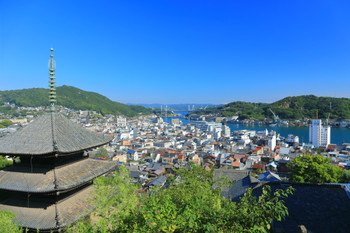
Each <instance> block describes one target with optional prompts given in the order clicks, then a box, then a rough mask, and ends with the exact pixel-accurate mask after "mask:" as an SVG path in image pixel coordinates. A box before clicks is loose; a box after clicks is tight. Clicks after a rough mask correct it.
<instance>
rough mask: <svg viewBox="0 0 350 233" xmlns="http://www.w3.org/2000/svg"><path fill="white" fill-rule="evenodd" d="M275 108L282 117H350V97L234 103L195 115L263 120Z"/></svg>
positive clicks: (298, 97) (303, 97) (270, 117)
mask: <svg viewBox="0 0 350 233" xmlns="http://www.w3.org/2000/svg"><path fill="white" fill-rule="evenodd" d="M271 110H272V111H273V112H274V113H275V114H276V115H278V116H279V118H281V119H291V120H300V119H311V118H315V116H316V112H318V117H319V118H323V119H326V118H328V116H329V118H330V119H350V99H348V98H334V97H317V96H314V95H302V96H291V97H286V98H284V99H282V100H279V101H276V102H274V103H271V104H267V103H250V102H243V101H236V102H231V103H229V104H225V105H222V106H219V107H214V108H207V109H205V110H199V111H194V112H192V113H191V114H217V115H220V116H226V117H227V116H239V119H255V120H263V119H265V118H269V119H273V114H272V112H271Z"/></svg>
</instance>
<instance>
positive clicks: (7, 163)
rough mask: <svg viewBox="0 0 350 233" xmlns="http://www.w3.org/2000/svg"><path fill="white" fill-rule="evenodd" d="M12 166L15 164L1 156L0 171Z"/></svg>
mask: <svg viewBox="0 0 350 233" xmlns="http://www.w3.org/2000/svg"><path fill="white" fill-rule="evenodd" d="M12 164H13V161H11V160H8V159H7V158H5V157H4V156H2V155H0V169H2V168H4V167H7V166H10V165H12Z"/></svg>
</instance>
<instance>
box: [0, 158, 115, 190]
mask: <svg viewBox="0 0 350 233" xmlns="http://www.w3.org/2000/svg"><path fill="white" fill-rule="evenodd" d="M116 166H117V163H116V162H114V161H113V162H112V161H103V160H94V159H84V160H81V161H77V162H74V163H71V164H68V165H66V166H62V167H59V168H56V169H55V173H56V179H57V187H56V188H55V174H54V170H43V169H34V170H33V173H31V172H30V170H29V168H26V169H27V170H25V168H24V170H21V172H17V168H16V167H15V166H13V167H10V168H8V169H5V170H0V189H3V190H12V191H22V192H30V193H44V192H52V191H64V190H68V189H71V188H74V187H76V186H79V185H82V184H84V183H86V182H88V181H91V180H92V179H94V178H96V177H97V176H100V175H102V174H104V173H106V172H109V171H110V170H112V169H114V168H115V167H116Z"/></svg>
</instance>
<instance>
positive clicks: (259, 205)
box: [68, 166, 292, 232]
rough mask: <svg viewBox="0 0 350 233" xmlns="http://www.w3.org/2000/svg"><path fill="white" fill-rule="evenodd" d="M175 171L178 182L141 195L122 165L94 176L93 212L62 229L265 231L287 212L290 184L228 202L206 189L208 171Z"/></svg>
mask: <svg viewBox="0 0 350 233" xmlns="http://www.w3.org/2000/svg"><path fill="white" fill-rule="evenodd" d="M178 175H179V176H180V177H181V179H180V181H176V180H175V181H174V182H173V183H172V184H170V186H169V187H168V188H165V189H159V190H155V189H153V190H152V191H151V192H150V193H151V194H145V195H143V196H138V194H137V193H136V188H137V187H136V186H134V185H132V184H130V183H128V181H129V180H130V178H129V176H128V172H127V171H126V169H125V168H122V169H121V171H120V172H118V173H116V174H115V175H114V176H112V177H110V178H99V179H97V181H96V184H97V185H96V186H97V194H96V198H95V200H94V202H95V204H96V205H97V206H98V207H97V209H96V211H95V212H94V213H93V214H92V217H91V218H90V219H84V220H81V221H80V222H79V223H77V224H76V225H74V226H72V227H71V228H70V229H68V232H268V231H269V229H270V224H271V222H272V221H280V220H282V219H283V218H284V217H285V216H286V215H288V211H287V208H286V206H285V205H284V200H283V199H284V198H286V197H287V196H288V195H289V194H291V193H292V189H291V188H289V189H287V190H277V191H275V192H274V193H271V190H270V189H269V188H268V187H265V188H264V189H263V191H262V195H261V196H259V197H255V196H254V195H253V192H252V190H248V191H247V192H246V194H245V195H244V196H243V197H242V198H241V200H240V201H239V202H232V201H230V200H226V199H224V198H222V197H221V195H220V192H221V191H220V188H218V189H215V190H213V189H212V187H213V179H212V173H209V172H206V171H205V170H203V169H202V168H200V167H196V166H193V167H192V169H191V170H185V169H181V170H179V171H178Z"/></svg>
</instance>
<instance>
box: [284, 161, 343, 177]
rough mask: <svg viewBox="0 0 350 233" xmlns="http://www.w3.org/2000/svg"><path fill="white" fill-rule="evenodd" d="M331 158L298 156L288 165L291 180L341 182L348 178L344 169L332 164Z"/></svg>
mask: <svg viewBox="0 0 350 233" xmlns="http://www.w3.org/2000/svg"><path fill="white" fill-rule="evenodd" d="M330 161H331V159H330V158H326V157H323V156H322V155H315V156H313V155H310V154H307V155H304V156H298V157H296V158H295V159H294V160H292V161H291V162H290V163H289V164H288V165H287V166H288V167H289V168H290V169H291V171H292V174H291V176H290V181H291V182H300V183H304V182H306V183H339V182H341V181H343V180H344V179H346V177H345V175H347V174H345V173H344V171H343V169H341V168H340V167H338V166H334V165H332V164H330Z"/></svg>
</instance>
